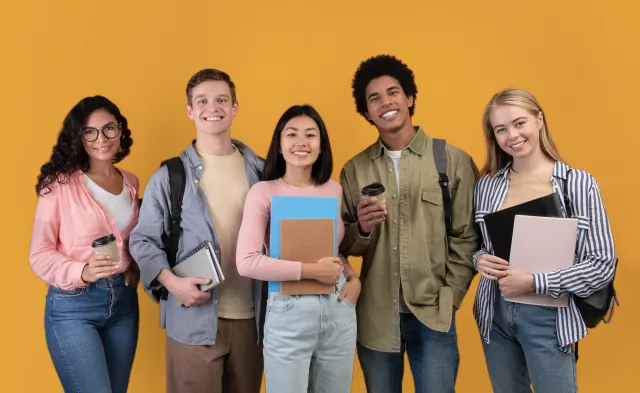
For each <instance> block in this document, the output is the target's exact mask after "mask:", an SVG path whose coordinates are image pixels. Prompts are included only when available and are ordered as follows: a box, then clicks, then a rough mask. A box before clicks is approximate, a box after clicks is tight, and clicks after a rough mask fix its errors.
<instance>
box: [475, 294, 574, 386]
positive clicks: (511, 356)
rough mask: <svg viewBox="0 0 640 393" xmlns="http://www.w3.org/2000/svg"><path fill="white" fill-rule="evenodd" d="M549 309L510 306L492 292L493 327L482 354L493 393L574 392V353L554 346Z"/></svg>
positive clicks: (551, 310)
mask: <svg viewBox="0 0 640 393" xmlns="http://www.w3.org/2000/svg"><path fill="white" fill-rule="evenodd" d="M557 314H558V310H557V309H556V308H553V307H542V306H534V305H528V304H521V303H513V302H509V301H506V300H504V298H503V297H502V295H501V294H500V292H498V293H496V303H495V313H494V316H493V326H492V328H491V335H490V336H489V341H490V343H489V344H486V343H484V340H483V344H484V354H485V359H486V361H487V368H488V369H489V377H490V378H491V384H492V385H493V391H494V392H495V393H531V387H530V385H531V383H533V389H534V390H535V392H536V393H575V392H577V389H578V388H577V383H576V361H575V356H574V352H573V351H571V353H570V354H567V353H564V352H562V351H561V350H560V348H559V346H558V337H557V329H556V318H557Z"/></svg>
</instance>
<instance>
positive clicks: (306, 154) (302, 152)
mask: <svg viewBox="0 0 640 393" xmlns="http://www.w3.org/2000/svg"><path fill="white" fill-rule="evenodd" d="M293 154H295V155H296V156H308V155H309V153H308V152H305V151H294V152H293Z"/></svg>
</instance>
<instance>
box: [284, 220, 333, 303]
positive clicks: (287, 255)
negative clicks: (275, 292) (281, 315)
mask: <svg viewBox="0 0 640 393" xmlns="http://www.w3.org/2000/svg"><path fill="white" fill-rule="evenodd" d="M334 237H335V235H334V222H333V220H332V219H292V220H282V221H280V259H284V260H288V261H300V262H302V263H317V262H318V260H320V259H322V258H326V257H332V256H335V255H334ZM280 293H282V294H284V295H320V294H332V293H335V286H334V284H324V283H321V282H320V281H317V280H309V279H307V280H300V281H282V282H280Z"/></svg>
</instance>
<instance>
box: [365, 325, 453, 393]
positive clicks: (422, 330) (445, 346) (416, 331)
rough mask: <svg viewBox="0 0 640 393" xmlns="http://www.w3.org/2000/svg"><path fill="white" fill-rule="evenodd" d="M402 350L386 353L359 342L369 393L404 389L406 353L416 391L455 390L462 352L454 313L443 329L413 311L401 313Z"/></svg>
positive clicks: (448, 392) (447, 392)
mask: <svg viewBox="0 0 640 393" xmlns="http://www.w3.org/2000/svg"><path fill="white" fill-rule="evenodd" d="M400 331H401V333H400V334H401V344H400V345H401V347H400V352H397V353H387V352H380V351H374V350H372V349H369V348H365V347H364V346H362V345H361V344H359V343H358V359H360V366H361V367H362V372H363V373H364V381H365V384H366V386H367V392H368V393H401V392H402V376H403V374H404V353H405V351H406V352H407V356H408V357H409V366H410V367H411V372H412V374H413V380H414V385H415V391H416V393H453V392H455V384H456V377H457V375H458V365H459V364H460V355H459V353H458V339H457V336H456V325H455V314H454V315H453V317H452V320H451V328H450V329H449V331H448V332H446V333H442V332H437V331H435V330H432V329H430V328H428V327H426V326H425V325H424V324H422V322H420V321H419V320H418V319H417V318H416V317H415V316H414V315H413V314H405V313H402V314H400Z"/></svg>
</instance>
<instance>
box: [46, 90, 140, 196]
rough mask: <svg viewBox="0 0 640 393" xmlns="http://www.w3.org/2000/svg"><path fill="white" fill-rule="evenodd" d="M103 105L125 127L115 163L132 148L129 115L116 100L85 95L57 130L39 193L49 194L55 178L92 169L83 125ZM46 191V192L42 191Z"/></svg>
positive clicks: (61, 180)
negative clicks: (123, 114)
mask: <svg viewBox="0 0 640 393" xmlns="http://www.w3.org/2000/svg"><path fill="white" fill-rule="evenodd" d="M98 109H104V110H106V111H107V112H109V113H111V114H112V115H113V116H114V117H115V118H116V120H117V121H118V123H120V125H121V127H122V131H121V134H120V150H118V152H117V153H116V154H115V156H114V157H113V163H114V164H115V163H118V162H120V161H122V160H123V159H124V158H125V157H126V156H127V155H129V152H130V150H131V145H133V139H131V130H130V129H129V126H128V123H127V118H126V117H124V116H122V114H121V113H120V109H118V107H117V106H116V104H114V103H113V102H111V101H109V100H108V99H107V98H105V97H102V96H94V97H85V98H83V99H82V100H80V102H78V103H77V104H76V105H75V106H74V107H73V108H72V109H71V110H70V111H69V113H68V114H67V116H66V117H65V118H64V122H63V123H62V130H60V133H59V134H58V142H57V143H56V145H55V146H54V147H53V153H52V154H51V158H50V159H49V161H48V162H47V163H46V164H44V165H43V166H42V167H41V168H40V175H39V176H38V183H37V184H36V193H37V194H38V195H41V194H47V193H49V192H50V191H51V188H50V187H49V186H51V184H53V183H54V182H59V183H66V182H67V181H69V177H70V175H72V174H73V173H75V172H77V171H79V170H80V171H83V172H86V171H88V170H89V155H88V154H87V152H86V151H85V149H84V145H83V143H82V132H83V128H84V127H85V126H86V125H87V120H88V119H89V116H91V114H92V113H93V112H95V111H96V110H98ZM43 191H44V193H43Z"/></svg>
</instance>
